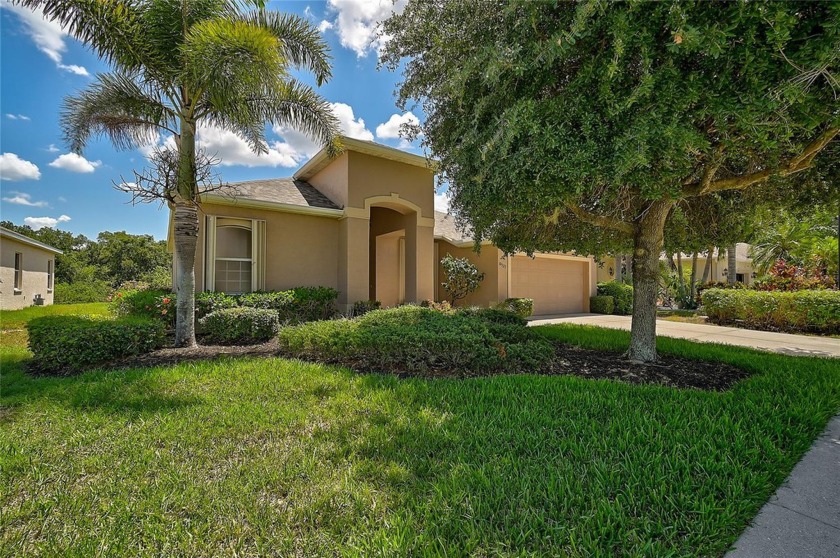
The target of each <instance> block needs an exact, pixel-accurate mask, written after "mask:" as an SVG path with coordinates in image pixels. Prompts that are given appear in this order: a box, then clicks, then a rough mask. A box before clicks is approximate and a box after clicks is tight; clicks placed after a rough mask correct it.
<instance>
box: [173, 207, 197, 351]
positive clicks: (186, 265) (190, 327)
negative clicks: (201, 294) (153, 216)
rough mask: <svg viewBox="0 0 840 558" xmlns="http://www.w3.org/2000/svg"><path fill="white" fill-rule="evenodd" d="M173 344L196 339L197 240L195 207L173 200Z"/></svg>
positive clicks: (186, 344)
mask: <svg viewBox="0 0 840 558" xmlns="http://www.w3.org/2000/svg"><path fill="white" fill-rule="evenodd" d="M174 225H175V227H174V228H175V234H174V237H175V270H176V272H177V277H176V278H175V293H176V295H177V297H176V313H175V346H176V347H194V346H195V345H196V342H195V247H196V244H197V243H198V207H196V206H195V204H192V203H188V202H179V203H176V204H175V223H174Z"/></svg>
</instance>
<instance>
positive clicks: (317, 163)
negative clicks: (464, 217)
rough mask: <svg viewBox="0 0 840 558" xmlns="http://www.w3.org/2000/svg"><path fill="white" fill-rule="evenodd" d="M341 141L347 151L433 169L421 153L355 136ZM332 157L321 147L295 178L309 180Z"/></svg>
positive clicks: (432, 164)
mask: <svg viewBox="0 0 840 558" xmlns="http://www.w3.org/2000/svg"><path fill="white" fill-rule="evenodd" d="M341 143H342V145H343V146H344V148H345V150H347V151H355V152H357V153H364V154H366V155H372V156H374V157H379V158H382V159H389V160H391V161H397V162H398V163H405V164H407V165H413V166H415V167H422V168H425V169H428V170H430V171H432V172H434V170H435V166H436V164H435V162H434V161H432V160H430V159H427V158H426V157H423V156H422V155H415V154H414V153H407V152H405V151H402V150H400V149H396V148H394V147H389V146H387V145H381V144H378V143H373V142H369V141H364V140H358V139H355V138H348V137H345V136H342V138H341ZM332 160H333V159H332V158H331V157H330V156H329V155H328V154H327V151H326V150H325V149H322V150H321V151H319V152H318V153H316V154H315V156H313V157H312V158H311V159H309V161H307V162H306V164H304V165H303V166H302V167H301V168H300V169H298V171H297V172H296V173H295V174H294V178H295V180H309V179H310V178H312V177H313V176H315V175H316V174H318V173H319V172H321V171H322V170H323V169H324V168H325V167H326V166H327V165H329V164H330V163H331V162H332Z"/></svg>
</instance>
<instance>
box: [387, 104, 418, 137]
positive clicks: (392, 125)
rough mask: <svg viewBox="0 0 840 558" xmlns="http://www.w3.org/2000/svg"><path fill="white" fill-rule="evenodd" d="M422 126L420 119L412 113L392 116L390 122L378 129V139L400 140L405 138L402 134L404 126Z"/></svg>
mask: <svg viewBox="0 0 840 558" xmlns="http://www.w3.org/2000/svg"><path fill="white" fill-rule="evenodd" d="M417 124H420V119H419V118H417V117H416V116H414V113H412V112H411V111H409V112H407V113H405V114H402V115H400V114H392V115H391V118H389V119H388V122H384V123H382V124H380V125H379V126H377V127H376V137H378V138H380V139H399V138H403V137H404V134H403V133H401V132H402V129H401V127H402V126H403V125H409V126H416V125H417Z"/></svg>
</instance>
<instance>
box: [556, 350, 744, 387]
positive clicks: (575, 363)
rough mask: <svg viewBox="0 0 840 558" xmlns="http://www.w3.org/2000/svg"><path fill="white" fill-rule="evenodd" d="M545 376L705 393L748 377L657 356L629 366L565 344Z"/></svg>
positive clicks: (614, 355)
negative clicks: (693, 390)
mask: <svg viewBox="0 0 840 558" xmlns="http://www.w3.org/2000/svg"><path fill="white" fill-rule="evenodd" d="M549 373H550V374H560V375H570V376H579V377H581V378H589V379H598V380H618V381H621V382H627V383H631V384H656V385H662V386H668V387H674V388H694V389H702V390H707V391H724V390H727V389H729V388H730V387H731V386H732V384H734V383H735V382H738V381H739V380H743V379H744V378H747V377H749V376H750V375H751V373H750V372H748V371H746V370H744V369H742V368H738V367H736V366H732V365H731V364H725V363H722V362H714V361H709V360H692V359H688V358H681V357H675V356H670V355H660V356H659V360H658V361H657V362H655V363H650V364H648V363H641V362H631V361H629V360H627V357H625V356H624V354H623V353H618V352H610V351H601V350H596V349H584V348H581V347H576V346H574V345H565V344H560V345H558V346H557V357H556V358H555V359H554V361H553V362H552V365H551V370H550V371H549Z"/></svg>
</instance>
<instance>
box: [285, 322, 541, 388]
mask: <svg viewBox="0 0 840 558" xmlns="http://www.w3.org/2000/svg"><path fill="white" fill-rule="evenodd" d="M479 312H480V313H479ZM503 313H504V314H507V315H509V316H513V318H514V319H516V320H522V318H519V317H518V316H515V315H513V314H512V313H509V312H507V313H506V312H503V311H500V310H492V309H483V310H482V311H479V310H477V309H476V310H469V311H467V310H464V311H459V312H448V313H444V312H436V311H434V310H431V309H429V308H421V307H419V306H402V307H399V308H390V309H386V310H374V311H372V312H369V313H367V314H365V315H364V316H360V317H358V318H356V319H353V320H333V321H323V322H316V323H309V324H303V325H299V326H293V327H287V328H284V329H282V330H281V331H280V334H279V340H280V347H281V349H282V350H283V351H284V352H286V353H288V354H290V355H292V356H296V357H301V358H306V359H311V360H316V361H320V362H330V363H337V364H343V365H346V366H351V367H353V368H356V369H361V370H366V371H379V372H388V373H393V374H432V375H434V374H456V375H459V376H474V375H483V374H497V373H505V372H530V371H534V370H537V369H539V368H541V367H542V366H544V365H545V364H546V363H547V362H548V361H549V360H550V359H551V358H552V356H553V352H554V350H553V347H552V345H551V344H550V343H549V342H548V341H546V340H545V339H544V338H542V337H541V336H540V335H539V334H538V333H536V332H535V331H533V330H531V329H529V328H527V327H525V326H523V325H521V322H519V323H517V324H516V325H512V324H509V323H496V322H493V321H491V320H489V319H487V318H489V317H490V316H499V315H500V314H503ZM479 316H482V317H479ZM506 319H509V318H506Z"/></svg>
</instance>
